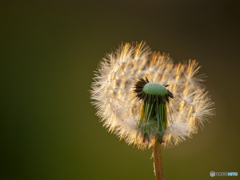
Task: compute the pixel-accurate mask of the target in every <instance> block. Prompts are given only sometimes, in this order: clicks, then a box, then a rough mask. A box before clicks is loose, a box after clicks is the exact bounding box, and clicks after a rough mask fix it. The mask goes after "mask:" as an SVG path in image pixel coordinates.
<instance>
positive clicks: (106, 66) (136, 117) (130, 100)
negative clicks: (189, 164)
mask: <svg viewBox="0 0 240 180" xmlns="http://www.w3.org/2000/svg"><path fill="white" fill-rule="evenodd" d="M199 68H200V67H199V66H198V63H197V62H196V61H195V60H189V61H188V62H185V63H178V64H174V63H173V61H172V60H171V59H170V57H169V56H168V55H166V54H160V53H159V52H158V53H156V52H151V51H150V49H149V47H147V46H145V43H140V44H136V46H132V45H131V44H129V43H127V44H125V45H121V46H120V48H119V49H118V50H117V51H116V52H113V53H111V54H108V55H107V56H106V58H104V59H103V60H102V61H101V62H100V64H99V67H98V71H97V72H96V75H95V78H94V82H93V83H92V90H91V97H92V99H93V100H94V102H93V104H94V105H95V106H96V107H97V110H98V111H97V115H98V116H99V117H100V118H101V120H102V121H103V125H104V126H105V127H106V128H107V129H108V130H109V131H110V132H113V133H115V134H117V135H118V136H119V137H120V139H125V140H126V142H127V143H129V144H135V145H137V147H138V148H141V149H144V148H146V147H148V148H150V147H151V146H152V145H153V144H154V143H155V141H156V140H157V139H156V134H157V133H159V134H164V135H163V141H164V143H163V144H164V145H167V146H168V145H171V144H177V143H178V142H181V141H182V140H185V139H186V138H187V137H191V135H192V134H195V133H197V131H198V127H199V126H203V122H204V121H206V120H207V118H209V117H210V116H212V115H213V109H212V106H213V102H212V101H211V99H210V97H209V96H208V92H206V91H204V88H202V86H201V82H202V81H203V80H202V77H201V76H198V77H197V76H196V74H197V73H198V70H199ZM145 77H146V78H147V79H148V81H149V82H150V83H158V84H161V85H164V86H165V85H168V86H167V90H168V91H169V92H171V94H172V96H173V97H174V98H173V99H170V100H169V101H168V103H166V108H167V109H166V111H167V119H168V122H167V126H166V128H165V129H164V133H162V130H158V128H157V126H153V125H151V128H154V127H156V128H155V130H153V131H148V140H147V141H146V140H145V138H144V134H146V132H144V130H143V129H142V128H139V124H140V119H141V112H142V108H143V105H144V100H142V99H141V98H140V99H139V97H137V96H136V92H135V91H134V89H135V85H136V83H137V82H138V81H139V80H140V79H141V78H145ZM149 126H150V125H149ZM145 136H146V135H145Z"/></svg>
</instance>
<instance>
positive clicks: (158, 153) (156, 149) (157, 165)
mask: <svg viewBox="0 0 240 180" xmlns="http://www.w3.org/2000/svg"><path fill="white" fill-rule="evenodd" d="M153 159H154V170H155V177H156V180H165V178H164V174H163V162H162V150H161V144H160V143H159V142H158V141H156V142H155V144H154V146H153Z"/></svg>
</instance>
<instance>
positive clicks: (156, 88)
mask: <svg viewBox="0 0 240 180" xmlns="http://www.w3.org/2000/svg"><path fill="white" fill-rule="evenodd" d="M143 91H144V92H145V93H146V94H152V95H160V96H164V95H165V94H167V89H166V87H165V86H163V85H161V84H159V83H147V84H146V85H145V86H144V87H143Z"/></svg>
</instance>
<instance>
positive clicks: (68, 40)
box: [0, 0, 240, 180]
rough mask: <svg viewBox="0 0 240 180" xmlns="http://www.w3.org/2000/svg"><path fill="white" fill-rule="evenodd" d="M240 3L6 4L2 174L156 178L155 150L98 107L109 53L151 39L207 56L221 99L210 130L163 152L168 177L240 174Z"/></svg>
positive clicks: (184, 55) (0, 10)
mask: <svg viewBox="0 0 240 180" xmlns="http://www.w3.org/2000/svg"><path fill="white" fill-rule="evenodd" d="M239 7H240V6H239V3H238V0H235V1H232V0H226V1H219V0H199V1H190V0H189V1H186V0H176V1H170V0H155V1H153V0H149V1H143V0H115V1H111V0H109V1H97V0H96V1H77V0H75V1H74V0H71V1H40V0H39V1H11V0H8V1H1V2H0V22H1V28H0V68H1V71H0V72H1V74H0V79H1V88H0V91H1V113H0V119H1V121H0V123H1V124H0V128H1V129H0V143H1V145H0V179H1V180H33V179H34V180H35V179H36V180H55V179H56V180H75V179H76V180H78V179H81V180H85V179H91V180H92V179H94V180H95V179H104V180H107V179H116V180H118V179H119V180H120V179H126V180H128V179H139V180H140V179H141V180H145V179H154V173H153V163H152V159H150V158H151V154H152V152H151V149H149V150H145V151H141V150H138V149H137V148H133V146H128V145H127V144H126V143H125V142H124V141H119V139H118V138H117V137H116V136H115V135H112V134H109V133H107V131H106V129H105V128H103V127H102V123H99V118H98V117H97V116H95V113H96V109H95V108H94V107H93V106H92V105H91V104H90V101H91V100H90V92H89V90H90V85H91V83H92V78H93V71H94V70H95V69H96V68H97V65H98V62H99V61H100V60H101V58H102V57H104V56H105V54H106V53H108V52H111V50H114V48H117V47H118V45H119V44H121V43H122V42H124V43H125V42H130V43H131V42H135V41H138V42H140V41H141V40H144V41H146V42H147V44H148V45H149V46H150V47H151V49H152V50H153V51H160V52H165V53H169V54H170V56H171V57H172V58H173V60H174V61H175V62H179V61H182V60H188V59H190V58H191V59H196V60H198V61H199V63H200V65H201V66H202V68H201V70H200V74H201V73H205V74H206V75H207V76H208V78H207V81H206V82H204V84H205V85H206V87H207V90H209V92H210V95H211V96H212V99H213V101H214V102H215V108H216V116H215V117H213V118H212V119H210V122H209V123H208V122H207V123H205V128H204V129H203V130H200V131H199V133H198V134H197V135H195V136H194V137H193V139H191V140H187V141H186V142H184V143H181V144H179V145H178V146H176V147H174V148H170V149H165V150H163V161H164V162H163V163H164V171H165V177H166V179H167V180H168V179H196V180H202V179H209V178H210V175H209V173H210V171H215V172H221V171H223V172H238V173H240V165H239V162H240V157H239V152H240V143H239V137H240V132H239V128H240V127H239V126H240V118H239V117H240V110H239V100H240V98H239V96H240V95H239V93H240V91H239V90H240V88H239V87H240V85H239V71H240V70H239V65H240V63H239V58H240V56H239V47H240V46H239V44H240V38H239V36H240V35H239V32H240V28H239V23H240V13H239V12H240V11H239V10H240V8H239ZM223 179H225V178H223ZM234 179H235V178H234Z"/></svg>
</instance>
